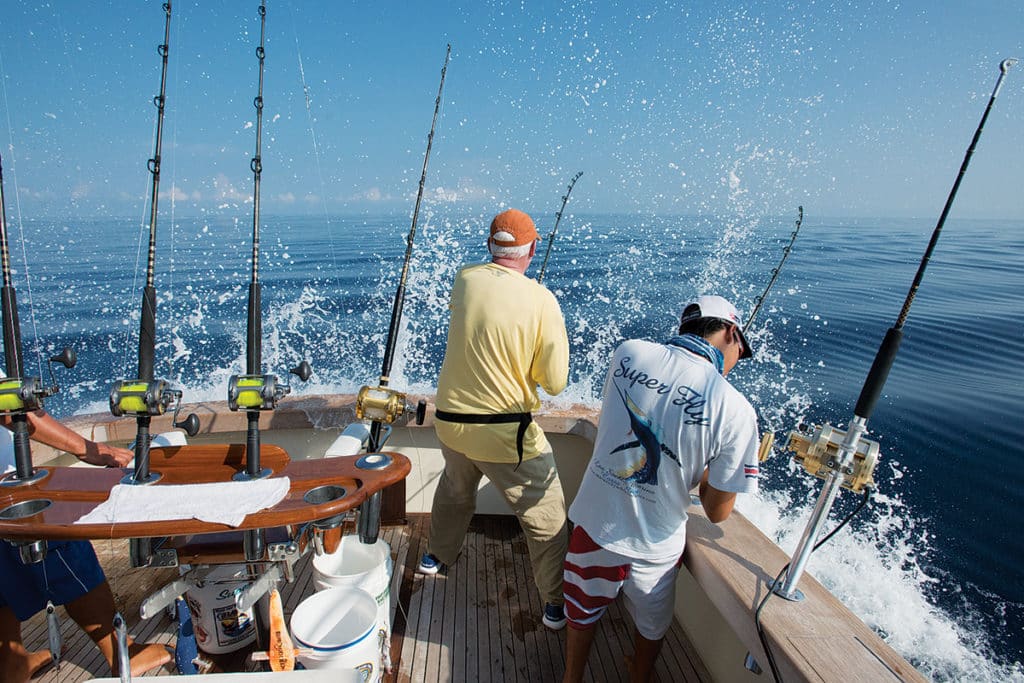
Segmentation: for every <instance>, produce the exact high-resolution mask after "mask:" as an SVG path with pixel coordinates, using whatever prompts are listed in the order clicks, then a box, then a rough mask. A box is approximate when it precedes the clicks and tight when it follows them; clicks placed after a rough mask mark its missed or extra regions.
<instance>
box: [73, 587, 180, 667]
mask: <svg viewBox="0 0 1024 683" xmlns="http://www.w3.org/2000/svg"><path fill="white" fill-rule="evenodd" d="M64 609H66V610H67V612H68V614H69V615H70V616H71V618H72V619H74V620H75V622H76V623H77V624H78V625H79V626H80V627H81V628H82V630H83V631H85V632H86V634H87V635H88V636H89V637H90V638H92V641H93V642H94V643H96V647H98V648H99V649H100V652H101V653H103V658H104V659H106V660H107V664H109V665H110V670H111V671H112V672H114V674H117V673H118V669H117V640H116V636H115V635H114V613H115V608H114V594H113V592H111V590H110V584H109V583H107V582H106V581H104V582H103V583H101V584H100V585H98V586H96V588H93V589H92V590H91V591H89V592H88V593H86V594H85V595H83V596H82V597H80V598H78V599H77V600H73V601H71V602H69V603H68V604H66V605H64ZM128 655H129V657H130V658H131V662H132V676H140V675H142V674H143V673H145V672H146V671H149V670H150V669H153V668H155V667H158V666H162V665H164V664H166V663H167V662H169V661H171V653H170V652H169V651H168V650H167V648H166V647H164V646H163V645H159V644H154V645H146V644H139V643H135V642H133V641H132V639H131V638H129V639H128Z"/></svg>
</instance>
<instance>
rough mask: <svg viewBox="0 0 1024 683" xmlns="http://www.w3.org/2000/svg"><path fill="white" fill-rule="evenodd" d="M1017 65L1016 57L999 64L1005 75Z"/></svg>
mask: <svg viewBox="0 0 1024 683" xmlns="http://www.w3.org/2000/svg"><path fill="white" fill-rule="evenodd" d="M1016 63H1017V58H1016V57H1008V58H1007V59H1004V60H1003V61H1002V62H1000V63H999V70H1000V71H1001V72H1002V73H1004V74H1005V73H1006V72H1007V71H1009V70H1010V67H1011V66H1013V65H1014V64H1016Z"/></svg>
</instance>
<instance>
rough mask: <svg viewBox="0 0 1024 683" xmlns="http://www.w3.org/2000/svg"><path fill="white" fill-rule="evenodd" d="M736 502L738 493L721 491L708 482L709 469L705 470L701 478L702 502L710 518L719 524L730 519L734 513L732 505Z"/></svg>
mask: <svg viewBox="0 0 1024 683" xmlns="http://www.w3.org/2000/svg"><path fill="white" fill-rule="evenodd" d="M735 503H736V494H735V493H731V492H728V491H720V490H719V489H716V488H715V487H714V486H712V485H711V484H709V483H708V470H706V469H705V470H704V476H703V477H702V478H701V480H700V504H701V505H702V506H703V507H704V512H705V514H707V516H708V519H709V520H711V521H712V522H714V523H715V524H718V523H719V522H724V521H725V520H726V519H728V517H729V515H730V514H731V513H732V506H733V504H735Z"/></svg>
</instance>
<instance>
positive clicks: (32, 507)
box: [0, 498, 53, 519]
mask: <svg viewBox="0 0 1024 683" xmlns="http://www.w3.org/2000/svg"><path fill="white" fill-rule="evenodd" d="M51 505H53V501H52V500H49V499H48V498H33V499H31V500H23V501H21V502H20V503H15V504H14V505H9V506H7V507H5V508H4V509H3V510H0V519H24V518H26V517H31V516H32V515H38V514H39V513H40V512H42V511H43V510H45V509H46V508H48V507H50V506H51Z"/></svg>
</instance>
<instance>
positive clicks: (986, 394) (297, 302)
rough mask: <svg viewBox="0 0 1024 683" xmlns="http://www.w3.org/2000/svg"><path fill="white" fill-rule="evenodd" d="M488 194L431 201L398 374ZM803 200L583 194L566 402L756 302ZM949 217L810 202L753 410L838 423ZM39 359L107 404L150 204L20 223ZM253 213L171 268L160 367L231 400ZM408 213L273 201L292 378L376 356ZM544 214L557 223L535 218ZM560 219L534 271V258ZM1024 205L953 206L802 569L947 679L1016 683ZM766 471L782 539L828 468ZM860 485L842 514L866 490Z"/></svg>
mask: <svg viewBox="0 0 1024 683" xmlns="http://www.w3.org/2000/svg"><path fill="white" fill-rule="evenodd" d="M488 218H489V213H488V214H486V215H485V214H482V213H476V214H468V215H467V214H465V213H455V212H453V211H452V210H451V209H448V208H443V209H442V208H436V209H429V210H428V211H427V212H426V213H425V214H421V218H420V222H419V226H418V233H417V237H416V243H415V248H414V252H413V260H412V263H411V269H410V274H409V281H408V292H407V299H406V306H405V315H404V317H403V324H402V328H401V334H400V336H399V344H398V350H397V353H396V356H395V367H394V369H393V372H392V382H391V383H392V386H395V387H397V388H404V389H406V390H409V391H413V392H416V391H430V390H431V389H432V387H433V384H434V382H435V381H436V377H437V370H438V368H439V366H440V360H441V357H442V354H443V348H444V339H445V333H446V324H447V308H446V306H447V296H448V291H449V288H450V285H451V280H452V277H453V276H454V274H455V271H456V270H457V269H458V267H459V266H460V265H461V264H463V263H465V262H470V261H480V260H482V259H483V258H484V256H485V251H484V248H483V243H484V239H485V226H486V224H487V219H488ZM795 218H796V216H795V210H794V215H793V216H772V217H757V218H749V217H742V216H740V217H734V218H722V217H717V218H711V217H686V216H654V215H572V214H569V213H567V214H566V216H565V218H564V219H563V221H562V223H561V225H560V228H559V234H558V236H557V239H556V240H555V243H554V248H553V250H552V256H551V260H550V263H549V264H548V268H547V273H546V280H545V284H547V285H548V286H549V287H550V288H551V289H552V291H554V292H555V294H556V296H557V297H558V299H559V301H560V302H561V305H562V309H563V312H564V314H565V318H566V324H567V327H568V330H569V338H570V343H571V346H572V355H571V370H570V386H569V388H568V389H567V390H566V391H565V392H564V393H563V394H562V395H560V396H558V397H553V398H551V399H550V400H551V401H552V402H555V403H577V402H580V403H585V404H588V405H597V404H599V401H600V395H599V394H600V386H601V383H602V381H603V377H604V372H605V370H606V364H607V360H608V358H609V356H610V354H611V351H612V350H613V349H614V348H615V346H616V345H617V344H618V343H619V342H620V341H621V340H622V339H625V338H629V337H645V338H651V339H663V338H665V337H667V336H668V335H670V334H671V333H672V332H673V331H674V327H675V325H676V320H677V318H678V315H679V312H680V310H681V308H682V305H683V303H684V302H685V300H687V299H688V298H689V297H691V296H693V295H694V294H695V293H718V294H722V295H724V296H726V297H728V298H730V299H731V300H733V301H734V303H736V305H737V306H738V308H739V309H740V310H741V311H742V312H745V313H746V312H749V311H751V310H752V309H753V307H754V302H755V300H756V298H757V297H758V296H759V295H760V294H761V293H762V291H763V289H764V287H765V286H766V285H767V283H768V281H769V279H770V277H771V272H772V269H773V268H775V267H776V266H777V265H778V263H779V260H780V258H781V257H782V253H783V248H784V246H785V245H786V243H787V242H788V241H789V237H790V234H791V233H792V231H793V228H794V221H795ZM933 227H934V220H889V219H878V220H866V219H842V218H828V217H818V216H815V215H813V214H811V213H809V214H808V215H807V216H806V217H805V220H804V223H803V226H802V228H801V231H800V234H799V238H798V239H797V241H796V244H795V246H794V248H793V251H792V253H791V255H790V257H789V259H788V260H787V261H786V263H785V266H784V267H783V269H782V271H781V274H780V276H779V278H778V280H777V281H776V283H775V285H774V287H773V289H772V291H771V292H769V294H768V296H767V297H766V300H765V303H764V306H763V307H762V309H761V312H760V313H759V315H758V316H757V318H756V319H755V321H754V324H753V328H752V331H751V333H750V334H749V335H748V336H750V337H751V338H752V342H753V345H754V346H755V350H756V353H755V357H754V358H753V359H752V360H751V361H746V362H744V363H741V364H740V365H739V366H738V367H737V369H736V370H735V371H734V372H733V374H732V375H731V376H730V379H731V380H732V381H733V383H734V384H735V385H736V386H737V387H738V388H740V389H741V390H742V391H743V392H744V393H745V394H746V395H748V396H749V397H750V399H751V401H752V402H753V403H754V405H755V407H756V408H757V410H758V412H759V415H760V417H761V425H762V429H769V430H772V431H774V432H775V434H776V444H782V443H784V442H785V439H786V435H787V434H788V432H789V430H791V429H793V428H795V427H796V426H797V425H798V424H800V423H812V424H814V423H821V422H830V423H832V424H834V425H843V426H845V424H846V423H847V422H848V420H849V419H850V417H851V416H852V412H853V405H854V403H855V402H856V398H857V395H858V394H859V392H860V388H861V385H862V384H863V381H864V378H865V377H866V375H867V371H868V368H869V367H870V364H871V361H872V359H873V357H874V354H875V352H876V350H877V348H878V345H879V343H880V342H881V340H882V337H883V335H884V334H885V331H886V329H888V328H889V327H890V326H892V325H893V324H894V322H895V320H896V316H897V314H898V313H899V311H900V307H901V306H902V304H903V301H904V298H905V296H906V294H907V290H908V288H909V286H910V283H911V281H912V279H913V276H914V273H915V272H916V269H917V266H918V263H919V260H920V257H921V255H922V253H923V251H924V249H925V246H926V245H927V242H928V239H929V238H930V236H931V232H932V229H933ZM9 231H10V233H11V237H12V245H13V249H12V252H13V254H12V262H13V267H14V271H15V272H14V284H15V287H16V288H17V291H18V299H19V303H20V318H21V324H22V337H23V340H24V346H25V358H26V367H27V372H28V373H30V374H40V375H42V376H44V377H47V376H48V374H47V372H48V371H47V370H46V368H45V367H44V366H45V362H44V361H42V360H40V359H44V358H45V357H47V356H49V355H52V354H54V353H56V352H58V351H59V349H60V348H62V347H63V346H65V345H71V346H73V347H74V348H75V349H76V351H77V352H78V356H79V363H78V365H77V366H76V367H75V368H74V369H72V370H64V369H63V368H60V367H58V368H57V370H58V373H57V379H58V382H59V383H60V385H61V391H60V393H59V394H57V395H56V396H54V397H53V398H51V399H49V400H48V401H47V404H46V405H47V408H48V409H49V410H50V411H51V412H52V413H54V414H55V415H57V416H58V417H60V416H68V415H71V414H75V413H81V412H96V411H105V410H107V396H108V392H109V388H110V385H111V383H112V382H113V381H115V380H118V379H124V378H131V377H134V376H135V374H136V371H137V361H136V348H137V343H138V342H137V330H138V314H139V307H140V300H141V289H142V286H143V277H144V276H143V275H142V270H144V266H145V246H144V245H145V239H146V237H147V235H148V227H147V226H143V225H141V223H140V221H137V220H131V219H106V220H95V219H94V220H89V219H84V220H83V219H74V220H60V219H46V220H42V219H39V220H34V219H26V220H24V221H23V222H20V221H19V222H17V223H16V224H14V225H9ZM251 232H252V226H251V217H250V216H249V215H248V214H247V213H246V211H244V210H241V211H239V214H238V217H230V216H224V215H217V216H215V215H209V216H205V217H200V218H196V217H188V218H181V217H174V216H171V217H170V218H166V219H162V223H161V225H160V229H159V240H158V256H157V263H156V273H155V284H156V287H157V291H158V296H159V303H158V311H157V328H158V329H157V351H156V358H157V363H156V376H157V377H158V378H162V379H166V380H168V381H170V382H171V383H172V385H174V386H175V387H177V388H180V389H182V391H183V392H184V395H185V400H186V401H194V400H206V399H223V398H224V397H225V394H226V385H227V378H228V376H230V375H232V374H235V373H239V372H241V371H242V370H243V369H244V359H245V311H246V297H247V287H248V283H249V277H250V271H249V256H250V253H251ZM408 232H409V218H408V216H406V215H395V216H321V217H282V216H267V217H265V218H264V223H263V225H262V228H261V238H262V240H261V261H260V264H261V272H260V280H261V283H262V286H263V310H264V322H263V326H264V327H263V330H264V334H263V361H264V370H265V371H266V372H271V373H274V374H277V375H278V376H280V377H284V376H286V375H287V369H288V368H290V367H293V366H294V365H295V364H296V363H297V362H298V361H299V360H303V359H305V360H308V361H309V362H310V363H311V364H312V365H313V368H314V375H313V377H312V378H311V379H310V381H309V382H308V383H306V384H304V385H301V386H300V383H299V382H298V381H297V380H296V381H295V382H294V383H293V392H294V393H296V394H304V393H320V392H338V391H342V392H351V391H354V390H356V389H357V388H358V387H359V386H361V385H363V384H366V383H374V382H376V380H377V378H378V377H379V374H380V366H381V360H382V357H383V349H384V344H385V338H386V334H387V326H388V321H389V318H390V314H391V305H392V299H393V297H394V293H395V290H396V287H397V278H398V274H399V272H400V270H401V266H402V257H403V254H404V252H405V238H406V235H407V234H408ZM545 237H546V235H545ZM546 248H547V241H545V242H542V244H541V247H540V251H539V258H538V259H537V260H536V261H535V262H534V264H533V266H532V267H531V270H530V271H529V274H531V275H536V273H537V272H538V270H539V265H540V261H541V260H542V258H543V254H544V251H545V249H546ZM1022 266H1024V222H1021V221H981V220H957V219H950V220H949V221H948V222H947V224H946V226H945V229H944V232H943V235H942V238H941V239H940V241H939V243H938V248H937V249H936V251H935V253H934V255H933V258H932V262H931V264H930V266H929V269H928V271H927V273H926V275H925V277H924V281H923V283H922V286H921V288H920V291H919V293H918V295H917V297H916V299H915V301H914V303H913V307H912V308H911V311H910V315H909V318H908V320H907V323H906V326H905V328H904V340H903V344H902V347H901V349H900V351H899V354H898V356H897V359H896V363H895V365H894V367H893V370H892V373H891V375H890V377H889V379H888V382H887V384H886V385H885V389H884V392H883V395H882V397H881V399H880V401H879V402H878V405H877V406H876V408H875V411H874V413H873V415H872V417H871V419H870V421H869V425H868V426H869V431H870V437H871V438H874V439H877V440H878V441H879V442H880V443H881V454H882V455H881V463H880V465H879V466H878V469H877V471H876V473H875V479H876V481H877V483H878V487H877V493H876V495H875V496H874V498H873V501H872V503H871V504H870V505H869V506H868V508H867V510H866V511H865V512H864V513H862V514H861V515H860V516H859V517H858V518H857V519H855V521H854V522H853V523H852V525H851V527H850V528H848V529H846V530H844V531H843V532H842V533H841V534H839V535H838V536H837V537H836V538H835V539H834V540H833V541H832V542H830V543H829V544H827V545H825V546H824V547H822V548H821V549H820V550H819V551H818V552H816V553H815V554H814V555H813V556H812V558H811V560H810V563H809V566H808V571H809V573H811V574H813V575H814V576H815V577H817V578H818V579H819V580H820V581H822V582H823V583H824V584H825V585H826V586H828V587H829V588H830V589H831V590H832V591H833V592H835V594H836V595H837V596H838V597H839V598H840V599H841V600H842V601H843V602H844V603H846V604H847V605H848V606H849V607H850V608H851V609H852V610H853V611H854V612H855V613H857V614H858V615H859V616H860V617H861V618H863V619H864V620H865V621H866V622H867V623H868V624H869V625H871V626H872V627H873V628H874V629H875V630H877V631H878V632H879V633H881V634H882V635H883V636H884V637H885V638H886V640H887V641H888V642H889V643H890V644H891V645H892V646H893V647H895V648H896V649H897V650H898V651H899V652H900V653H901V654H903V655H904V656H905V657H906V658H907V659H909V660H910V661H911V662H912V663H913V664H914V665H915V666H916V667H918V669H919V670H920V671H921V672H922V673H923V674H925V675H926V676H928V677H929V678H931V679H933V680H938V681H947V680H949V681H951V680H957V681H960V680H971V681H995V680H999V681H1005V680H1024V665H1022V661H1024V570H1022V569H1021V567H1020V564H1019V558H1021V557H1024V540H1022V537H1021V535H1020V534H1019V533H1018V532H1017V529H1016V526H1017V524H1016V518H1017V511H1018V510H1020V509H1021V506H1022V504H1024V492H1022V489H1024V474H1022V469H1021V467H1020V463H1021V462H1022V461H1024V446H1022V440H1024V419H1022V410H1021V407H1022V405H1024V401H1022V399H1024V382H1022V377H1024V268H1022ZM763 471H764V476H763V480H762V491H761V493H760V494H759V495H758V496H757V497H751V498H747V499H745V500H743V501H741V503H740V509H741V510H742V511H743V513H744V514H746V515H747V516H748V517H750V518H751V519H752V520H753V521H754V522H755V523H756V524H757V525H758V526H759V527H760V528H761V529H762V530H763V531H764V532H765V533H767V534H768V535H769V536H771V537H772V538H774V539H775V540H776V541H777V542H778V543H779V545H780V546H781V547H782V548H783V549H784V550H785V551H787V552H792V551H793V549H794V548H795V546H796V543H797V541H798V539H799V537H800V534H801V532H802V531H803V527H804V524H805V523H806V520H807V518H808V516H809V515H810V511H811V509H812V507H813V504H814V500H815V498H816V496H817V493H818V491H819V490H820V484H819V481H818V480H816V479H814V478H813V477H810V476H809V475H807V474H806V473H804V472H803V471H802V470H801V469H799V468H797V467H796V466H794V465H793V464H792V463H791V460H790V459H789V456H788V454H786V453H784V452H782V450H781V448H780V446H779V445H777V446H776V448H775V453H774V455H773V457H772V459H771V460H770V461H769V462H768V463H767V465H766V466H765V468H764V470H763ZM854 498H855V496H853V495H852V494H850V493H848V492H844V493H843V494H842V495H841V496H840V500H839V502H838V504H837V506H836V510H835V511H834V512H833V515H832V519H833V520H835V519H836V518H837V517H838V515H839V514H840V513H842V512H846V511H848V510H850V509H852V507H853V505H854V504H855V502H856V501H855V500H854Z"/></svg>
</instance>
